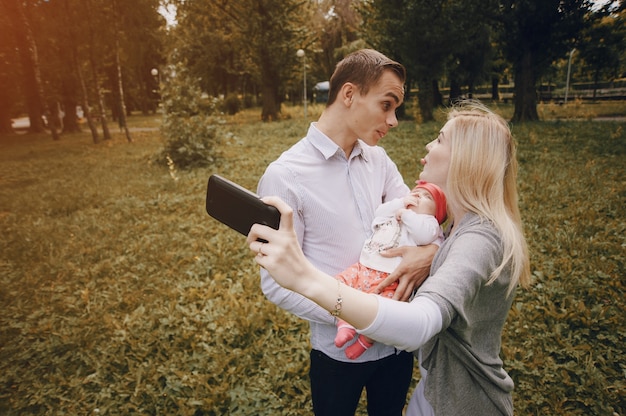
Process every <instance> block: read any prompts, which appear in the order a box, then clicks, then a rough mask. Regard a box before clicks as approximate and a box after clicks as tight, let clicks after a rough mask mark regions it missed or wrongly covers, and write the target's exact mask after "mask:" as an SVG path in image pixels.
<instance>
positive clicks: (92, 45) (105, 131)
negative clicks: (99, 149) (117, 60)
mask: <svg viewBox="0 0 626 416" xmlns="http://www.w3.org/2000/svg"><path fill="white" fill-rule="evenodd" d="M82 4H83V6H84V10H83V11H84V13H85V16H87V20H88V21H89V25H88V27H89V48H88V49H89V64H90V66H91V75H92V77H93V83H94V87H95V93H96V97H97V104H98V113H99V115H100V124H101V125H102V136H103V138H104V140H111V132H110V131H109V124H108V123H107V113H106V107H105V105H104V97H103V96H102V89H101V88H100V79H99V76H98V66H97V63H96V57H95V50H96V48H97V47H96V42H95V34H94V25H93V21H92V19H91V5H90V4H89V2H88V1H84V2H82ZM92 132H93V130H92Z"/></svg>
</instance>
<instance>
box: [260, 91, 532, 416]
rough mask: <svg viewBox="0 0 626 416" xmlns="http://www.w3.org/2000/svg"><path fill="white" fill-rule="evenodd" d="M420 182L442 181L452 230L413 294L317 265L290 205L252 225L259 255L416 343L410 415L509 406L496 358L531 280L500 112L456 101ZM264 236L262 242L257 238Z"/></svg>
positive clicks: (392, 338) (286, 279)
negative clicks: (273, 221)
mask: <svg viewBox="0 0 626 416" xmlns="http://www.w3.org/2000/svg"><path fill="white" fill-rule="evenodd" d="M426 149H427V151H428V154H427V155H426V157H425V158H424V159H422V160H421V163H422V165H423V171H422V172H421V174H420V180H425V181H427V182H432V183H434V184H436V185H438V186H439V187H441V188H442V189H443V191H444V192H445V195H446V197H447V200H448V214H449V218H450V221H449V223H450V226H449V228H448V232H447V234H448V236H447V238H446V241H445V242H444V244H443V245H442V246H441V248H440V250H439V251H438V253H437V255H436V256H435V258H434V260H433V264H432V267H431V275H430V277H429V278H428V279H427V280H426V282H424V284H423V285H422V286H421V287H420V289H419V290H418V291H417V293H416V295H415V297H414V298H413V299H412V301H411V302H408V303H406V302H404V303H403V302H397V301H393V300H390V299H385V298H381V297H378V296H374V295H370V294H364V293H361V292H359V291H357V290H355V289H352V288H349V287H347V286H345V285H343V284H340V283H339V282H338V281H337V280H335V279H334V278H333V277H332V276H328V275H326V274H324V273H321V272H320V271H318V270H316V269H315V268H314V267H313V266H312V265H311V264H310V263H309V262H308V261H307V260H306V259H305V258H304V256H303V255H302V251H301V250H300V248H299V246H298V245H297V243H296V238H295V233H294V231H293V227H292V215H293V213H292V212H291V210H290V208H289V207H288V206H287V205H286V204H284V203H283V202H282V201H281V200H280V199H278V198H266V199H264V200H265V202H267V203H270V204H272V205H275V206H276V207H277V208H278V209H279V210H280V211H281V213H282V217H281V225H280V229H279V230H273V229H270V228H269V227H265V226H260V225H255V226H254V227H253V228H252V230H251V232H250V234H249V236H248V243H249V245H250V249H251V250H253V251H254V252H256V253H257V256H256V257H255V259H256V261H257V263H259V264H260V265H261V266H262V267H264V268H266V269H267V270H268V271H269V272H270V273H271V275H272V276H273V277H274V278H275V279H276V281H277V282H278V283H279V284H280V285H282V286H284V287H286V288H288V289H290V290H293V291H295V292H298V293H301V294H302V295H304V296H306V297H307V298H310V299H312V300H313V301H315V302H316V303H318V304H319V305H320V306H322V307H323V308H325V309H327V310H328V311H330V313H331V314H332V315H334V316H336V317H338V318H341V319H343V320H344V321H347V322H349V323H350V324H352V325H353V326H354V327H356V328H358V329H359V332H360V333H362V334H363V335H366V336H368V337H370V338H372V339H375V340H376V341H379V342H383V343H386V344H390V345H395V346H396V347H398V348H400V349H404V350H407V351H415V352H416V353H417V354H418V357H419V362H420V371H421V373H422V378H421V381H420V383H419V385H418V387H417V388H416V390H415V392H414V393H413V395H412V397H411V401H410V403H409V406H408V409H407V415H411V416H415V415H459V414H463V415H465V416H470V415H494V414H504V415H512V414H513V404H512V399H511V391H512V390H513V381H512V380H511V378H510V377H509V376H508V374H507V373H506V372H505V371H504V369H503V368H502V361H501V359H500V358H499V353H500V343H501V336H502V328H503V326H504V322H505V320H506V316H507V313H508V310H509V309H510V307H511V304H512V301H513V297H514V292H515V288H516V287H517V285H518V284H522V285H526V284H528V283H529V280H530V270H529V262H528V250H527V246H526V242H525V240H524V236H523V232H522V224H521V218H520V213H519V208H518V204H517V185H516V176H517V161H516V159H515V143H514V141H513V138H512V136H511V132H510V130H509V127H508V125H507V123H506V121H505V120H503V119H502V118H501V117H500V116H498V115H496V114H494V113H493V112H491V111H489V110H488V109H487V108H485V107H483V106H481V105H479V104H477V103H473V102H469V103H466V104H465V105H464V106H462V107H459V108H456V109H452V110H451V111H450V113H449V117H448V121H447V122H446V124H445V125H444V127H443V128H442V129H441V131H440V133H439V136H438V137H437V139H435V140H434V141H432V142H431V143H429V144H428V145H427V146H426ZM258 239H264V240H266V241H267V243H263V242H260V241H258Z"/></svg>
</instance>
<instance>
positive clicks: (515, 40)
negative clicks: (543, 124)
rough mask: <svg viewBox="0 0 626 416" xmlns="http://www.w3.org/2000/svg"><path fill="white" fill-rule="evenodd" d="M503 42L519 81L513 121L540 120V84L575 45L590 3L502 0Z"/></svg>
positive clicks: (558, 0) (506, 54) (547, 0)
mask: <svg viewBox="0 0 626 416" xmlns="http://www.w3.org/2000/svg"><path fill="white" fill-rule="evenodd" d="M500 10H501V19H502V26H503V30H502V32H501V33H502V38H501V45H502V46H503V50H504V54H505V56H506V58H507V59H508V60H509V61H510V62H511V63H512V65H513V70H514V79H515V96H514V103H515V112H514V114H513V121H532V120H538V119H539V115H538V113H537V91H536V84H537V81H538V80H539V79H540V78H541V75H542V74H543V73H544V72H545V71H546V70H547V69H548V68H549V67H550V65H551V64H552V62H553V61H554V60H556V59H557V58H560V57H563V56H564V55H565V54H566V53H567V52H568V51H570V50H571V49H572V48H573V47H574V46H575V45H576V42H575V39H576V38H577V36H578V34H579V33H580V32H581V30H583V28H584V27H585V25H586V22H587V21H586V20H585V18H586V16H588V15H589V13H590V10H591V2H590V1H589V0H502V1H501V8H500Z"/></svg>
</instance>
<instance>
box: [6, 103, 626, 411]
mask: <svg viewBox="0 0 626 416" xmlns="http://www.w3.org/2000/svg"><path fill="white" fill-rule="evenodd" d="M319 111H320V108H319V107H316V106H312V107H310V108H309V117H310V118H311V117H315V116H316V114H317V113H319ZM498 111H500V112H502V113H503V114H504V115H507V116H510V114H512V109H511V107H510V106H508V107H507V106H501V107H499V108H498ZM539 111H540V114H541V115H542V117H544V118H545V119H546V120H548V119H550V120H551V121H542V122H537V123H530V124H524V125H514V126H513V131H514V134H515V136H516V137H517V139H518V142H519V145H520V146H519V160H520V169H521V170H520V178H519V179H520V181H519V183H520V191H521V206H522V214H523V218H524V223H525V229H526V233H527V237H528V241H529V244H530V249H531V262H532V266H531V267H532V271H533V275H534V279H535V282H534V285H533V287H532V288H531V289H529V290H526V291H520V292H518V295H517V298H516V301H515V302H514V306H513V308H512V310H511V313H510V315H509V319H508V321H507V325H506V328H505V332H504V339H503V358H504V360H505V367H506V369H507V370H508V371H509V372H510V374H511V375H512V377H513V379H514V380H515V383H516V390H515V393H514V400H515V405H516V414H519V415H622V416H626V324H625V322H624V317H625V316H626V302H625V301H624V299H625V286H626V277H625V275H624V270H626V239H625V237H624V236H625V234H626V220H625V219H624V215H625V214H626V210H625V209H624V207H625V206H626V179H625V172H626V132H625V127H626V123H625V122H624V121H619V120H617V121H587V120H588V119H591V118H596V117H604V116H624V115H626V103H610V104H597V105H593V104H583V103H572V104H571V105H570V104H568V106H566V107H563V106H556V105H542V106H540V108H539ZM259 113H260V112H259V111H255V112H244V113H241V114H238V115H236V116H234V117H231V118H227V119H226V121H227V122H226V123H225V124H224V125H222V126H221V130H220V131H221V134H220V139H219V143H218V145H217V151H218V152H219V156H220V157H219V162H218V163H217V164H216V165H215V166H211V167H209V168H205V169H196V170H194V171H182V170H180V169H176V168H175V167H174V168H173V169H170V170H168V169H167V168H166V167H163V166H162V164H159V163H156V162H155V157H156V155H157V154H158V153H159V152H160V150H161V148H162V139H161V138H160V134H159V131H158V130H152V131H150V130H149V128H150V127H158V123H159V120H158V117H139V116H133V117H131V118H130V121H131V127H132V126H136V127H140V129H138V130H136V131H134V132H133V138H134V143H132V144H128V143H126V139H125V138H124V137H123V136H122V135H121V134H119V133H117V134H116V135H115V137H114V139H113V140H112V141H110V142H106V143H101V144H98V145H94V144H92V143H91V139H90V137H89V135H88V133H83V134H76V135H66V136H63V137H62V139H61V141H58V142H53V141H52V140H51V138H50V137H49V136H37V135H15V136H10V137H1V138H0V235H1V236H2V237H1V238H0V310H1V311H2V313H0V414H3V415H23V414H37V415H48V414H49V415H57V414H71V415H79V414H80V415H87V414H103V415H104V414H107V415H119V414H124V415H126V414H151V415H165V414H167V415H224V414H231V415H307V414H311V411H310V397H309V390H308V379H307V371H308V328H307V324H306V323H305V322H303V321H300V320H299V319H297V318H294V317H293V316H291V315H289V314H287V313H285V312H283V311H281V310H280V309H278V308H277V307H275V306H274V305H272V304H271V303H270V302H268V301H267V300H265V298H264V297H263V295H262V293H261V291H260V289H259V286H258V270H257V267H255V265H254V262H253V259H252V255H251V254H250V253H249V252H248V250H247V247H246V245H245V241H244V238H243V237H242V236H240V235H238V234H236V233H235V232H233V231H231V230H229V229H227V228H226V227H225V226H222V225H221V224H218V223H216V222H215V221H214V220H212V219H210V218H209V217H208V216H207V215H206V213H205V211H204V198H205V193H206V181H207V178H208V176H209V175H210V174H211V173H214V172H216V173H220V174H222V175H224V176H226V177H228V178H230V179H233V180H235V181H237V182H239V183H241V184H242V185H244V186H246V187H248V188H250V189H255V187H256V182H257V180H258V178H259V177H260V175H261V174H262V173H263V170H264V168H265V166H266V165H267V164H268V163H269V162H270V161H272V160H273V159H275V158H276V157H277V156H278V155H279V154H280V152H281V151H283V150H284V149H286V148H287V147H288V146H290V145H291V144H293V143H295V142H296V141H297V140H299V139H300V137H301V136H302V135H303V134H304V132H305V130H306V127H307V122H306V121H305V120H303V119H302V108H286V109H285V114H286V115H287V116H288V119H286V120H284V121H279V122H275V123H270V124H263V123H260V122H258V118H259ZM437 117H438V122H436V123H427V124H423V125H416V124H415V123H413V122H410V121H404V122H402V123H401V125H400V126H399V128H398V129H395V130H394V131H393V132H392V133H391V134H390V135H389V136H388V137H387V138H385V139H384V140H383V143H382V144H383V146H384V147H385V148H386V149H387V151H388V152H389V154H390V155H391V157H392V158H393V159H394V160H395V161H396V162H397V164H398V166H399V168H400V170H401V172H402V174H403V176H404V177H405V179H406V182H407V184H411V183H413V180H414V179H415V177H416V176H417V174H418V171H419V164H418V161H419V158H420V157H422V156H423V154H424V150H423V149H424V145H425V144H426V143H427V142H428V141H430V140H431V139H432V138H434V137H435V136H436V132H437V131H438V129H439V128H440V126H441V123H442V122H443V115H442V114H438V115H437ZM414 375H415V377H414V378H415V380H414V381H416V380H417V378H418V371H417V370H416V371H415V373H414ZM359 414H364V410H363V408H362V407H360V409H359Z"/></svg>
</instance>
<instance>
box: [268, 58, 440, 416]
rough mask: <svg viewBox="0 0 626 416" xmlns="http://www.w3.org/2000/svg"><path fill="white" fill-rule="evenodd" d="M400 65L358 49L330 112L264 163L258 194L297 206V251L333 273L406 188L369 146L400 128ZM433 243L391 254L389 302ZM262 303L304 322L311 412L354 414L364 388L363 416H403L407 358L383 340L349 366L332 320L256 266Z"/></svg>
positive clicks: (419, 269) (418, 275) (335, 79)
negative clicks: (378, 213) (394, 259)
mask: <svg viewBox="0 0 626 416" xmlns="http://www.w3.org/2000/svg"><path fill="white" fill-rule="evenodd" d="M405 78H406V73H405V69H404V67H403V66H402V65H400V64H399V63H397V62H394V61H392V60H390V59H389V58H387V57H386V56H384V55H383V54H381V53H379V52H377V51H374V50H371V49H364V50H360V51H357V52H354V53H352V54H350V55H348V56H347V57H345V58H344V59H343V60H342V61H341V62H339V63H338V64H337V67H336V68H335V72H334V73H333V75H332V77H331V78H330V91H329V97H328V103H327V106H326V108H325V110H324V112H323V113H322V115H321V116H320V118H319V120H318V121H317V122H316V123H311V126H310V127H309V131H308V133H307V135H306V137H305V138H303V139H302V140H301V141H300V142H298V143H297V144H295V145H294V146H293V147H292V148H290V149H289V150H287V151H286V152H285V153H283V154H282V155H281V156H280V157H279V158H278V159H277V160H276V161H274V162H273V163H271V164H270V165H269V166H268V168H267V170H266V172H265V173H264V175H263V177H262V178H261V180H260V182H259V187H258V190H257V192H258V194H259V195H261V196H270V195H276V196H279V197H281V198H282V199H283V200H284V201H285V202H287V203H288V204H289V205H290V206H291V207H292V208H293V210H294V223H295V224H294V225H295V229H296V233H297V235H298V240H299V243H300V245H301V246H302V250H303V252H304V254H305V255H306V256H307V258H308V259H309V260H310V261H311V262H312V263H313V265H314V266H316V267H317V268H319V269H320V270H322V271H324V272H326V273H328V274H331V275H335V274H337V273H338V272H340V271H341V270H343V269H344V268H346V267H347V266H349V265H351V264H353V263H355V262H356V261H358V258H359V254H360V251H361V248H362V245H363V242H364V241H365V239H366V238H367V237H368V236H369V233H370V230H371V229H370V226H371V221H372V220H373V216H374V212H375V210H376V208H377V207H378V205H380V204H381V203H383V202H385V201H387V200H390V199H393V198H398V197H402V196H404V195H405V194H407V193H408V192H409V188H408V187H407V186H406V184H405V183H404V181H403V179H402V177H401V175H400V173H399V172H398V169H397V167H396V165H395V164H394V163H393V162H392V161H391V159H390V158H389V157H388V156H387V154H386V153H385V151H384V150H383V149H382V148H380V147H378V146H376V145H377V144H378V141H379V140H380V139H382V138H383V137H384V136H385V135H386V134H387V132H388V131H389V129H390V128H393V127H396V126H397V125H398V120H397V118H396V114H395V112H396V109H397V108H398V107H399V106H400V105H401V104H402V101H403V99H404V82H405ZM435 251H436V247H430V246H429V247H428V248H422V249H420V248H416V247H410V248H409V247H399V248H396V249H392V250H389V251H388V255H390V256H402V257H403V262H402V263H401V264H400V266H398V268H397V269H396V271H395V272H394V273H392V274H391V275H390V276H389V278H388V279H387V281H386V282H385V284H389V282H391V281H395V280H397V279H398V278H400V280H399V286H398V289H397V290H396V295H395V298H397V299H402V300H406V299H407V298H408V297H409V295H410V293H411V292H412V291H413V290H414V289H415V288H417V287H418V286H419V284H420V283H421V282H422V281H423V280H424V279H425V278H426V276H427V274H428V270H429V267H430V262H431V261H432V257H433V255H434V252H435ZM261 287H262V290H263V292H264V293H265V295H266V297H267V298H268V299H269V300H270V301H272V302H273V303H275V304H276V305H278V306H280V307H281V308H283V309H285V310H287V311H289V312H291V313H294V314H295V315H297V316H299V317H301V318H304V319H306V320H308V321H309V322H310V325H311V345H312V351H311V370H310V379H311V394H312V399H313V410H314V412H315V414H316V415H318V416H324V415H333V416H338V415H346V416H347V415H350V416H352V415H354V413H355V410H356V407H357V405H358V402H359V398H360V396H361V392H362V390H363V388H364V387H365V388H366V391H367V402H368V403H367V407H368V413H369V414H370V415H372V416H374V415H386V416H387V415H401V414H402V409H403V407H404V404H405V401H406V394H407V390H408V387H409V383H410V381H411V376H412V371H413V358H412V355H411V354H409V353H406V352H400V351H397V350H395V349H394V348H393V347H390V346H386V345H383V344H380V343H375V344H374V346H372V347H371V348H369V349H368V350H366V351H365V352H364V353H363V354H362V355H361V356H360V357H359V358H358V359H356V360H350V359H348V358H347V357H346V356H345V353H344V351H343V349H342V348H337V347H336V346H335V344H334V338H335V333H336V327H335V318H334V317H333V316H331V315H329V314H328V312H326V311H324V310H323V309H321V308H319V307H318V306H317V305H316V304H315V303H313V302H311V301H310V300H308V299H305V298H304V297H302V296H300V295H299V294H296V293H294V292H291V291H288V290H285V289H283V288H281V287H280V286H279V285H278V284H276V282H274V280H273V279H272V278H271V276H270V275H269V274H268V273H267V272H266V271H265V270H264V269H261Z"/></svg>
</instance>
